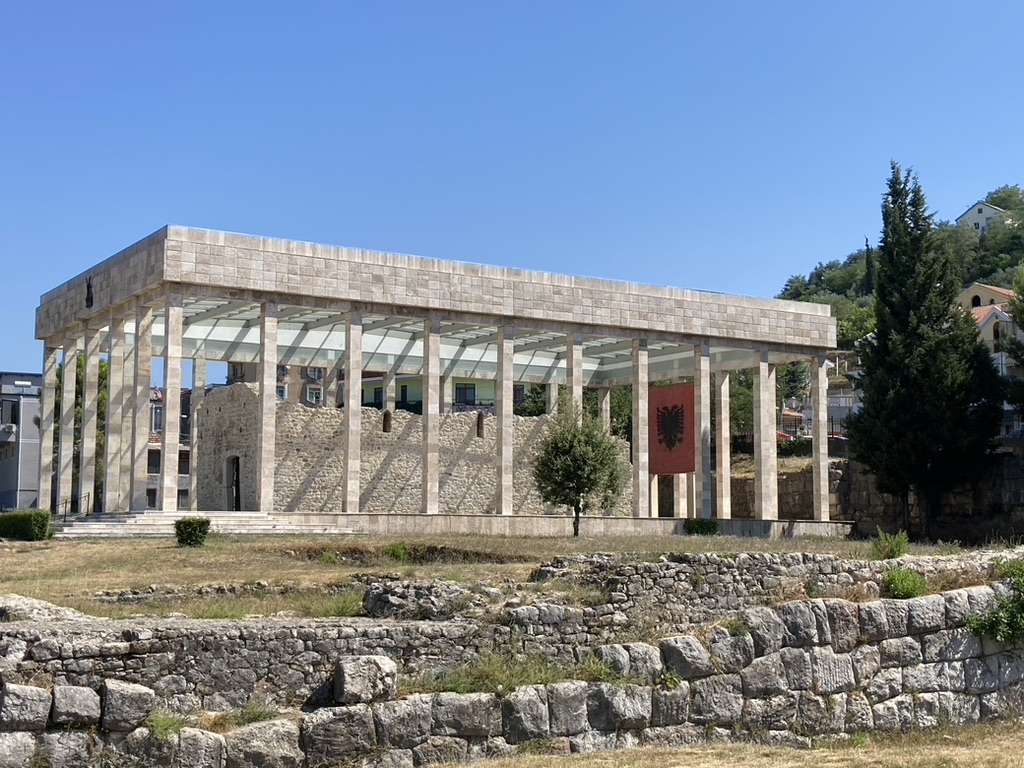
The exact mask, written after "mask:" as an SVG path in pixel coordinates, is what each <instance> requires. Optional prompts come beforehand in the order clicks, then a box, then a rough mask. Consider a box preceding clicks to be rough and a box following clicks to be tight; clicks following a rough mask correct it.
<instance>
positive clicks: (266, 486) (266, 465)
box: [242, 301, 278, 514]
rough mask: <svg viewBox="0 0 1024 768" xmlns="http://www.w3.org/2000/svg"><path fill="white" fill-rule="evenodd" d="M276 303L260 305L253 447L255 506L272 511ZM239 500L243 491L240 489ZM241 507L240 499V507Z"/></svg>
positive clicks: (275, 419)
mask: <svg viewBox="0 0 1024 768" xmlns="http://www.w3.org/2000/svg"><path fill="white" fill-rule="evenodd" d="M277 313H278V308H277V302H276V301H266V302H264V303H263V305H262V307H261V308H260V364H259V380H260V391H259V396H260V409H259V419H258V421H259V424H258V430H259V431H258V438H257V443H258V445H257V448H256V482H257V484H258V486H259V489H258V493H257V496H256V508H257V509H259V510H260V511H261V512H266V513H267V514H271V513H273V511H274V474H275V471H276V463H277V450H276V449H277ZM242 496H243V499H244V497H245V491H244V489H243V491H242ZM244 506H245V504H244V501H243V507H244Z"/></svg>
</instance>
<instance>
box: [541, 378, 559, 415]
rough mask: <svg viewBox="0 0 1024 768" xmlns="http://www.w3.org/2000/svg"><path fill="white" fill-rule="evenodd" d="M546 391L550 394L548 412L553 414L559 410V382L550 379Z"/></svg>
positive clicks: (545, 387)
mask: <svg viewBox="0 0 1024 768" xmlns="http://www.w3.org/2000/svg"><path fill="white" fill-rule="evenodd" d="M544 392H545V394H546V395H547V396H548V403H547V414H548V415H549V416H552V415H554V413H555V411H557V410H558V382H557V381H549V382H548V383H547V384H545V385H544Z"/></svg>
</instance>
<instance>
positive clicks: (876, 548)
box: [871, 528, 910, 560]
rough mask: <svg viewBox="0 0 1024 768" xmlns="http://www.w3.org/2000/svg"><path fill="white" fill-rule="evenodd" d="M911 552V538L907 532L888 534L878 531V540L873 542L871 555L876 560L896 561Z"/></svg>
mask: <svg viewBox="0 0 1024 768" xmlns="http://www.w3.org/2000/svg"><path fill="white" fill-rule="evenodd" d="M909 551H910V537H909V536H907V532H906V531H899V532H898V533H894V534H888V533H886V532H885V531H883V530H882V529H881V528H879V529H878V538H877V539H872V540H871V554H872V555H873V556H874V558H875V560H896V559H897V558H900V557H903V556H904V555H905V554H907V552H909Z"/></svg>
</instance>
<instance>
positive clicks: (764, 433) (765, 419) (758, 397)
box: [754, 354, 779, 520]
mask: <svg viewBox="0 0 1024 768" xmlns="http://www.w3.org/2000/svg"><path fill="white" fill-rule="evenodd" d="M775 408H776V405H775V366H774V365H772V364H771V363H769V362H768V355H767V354H762V355H761V357H760V359H759V360H758V363H757V368H755V369H754V474H755V477H754V515H755V516H756V517H757V519H758V520H778V519H779V482H778V472H779V467H778V455H777V454H778V450H777V446H776V440H777V439H778V427H777V420H776V417H775Z"/></svg>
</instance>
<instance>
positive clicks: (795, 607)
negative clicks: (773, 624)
mask: <svg viewBox="0 0 1024 768" xmlns="http://www.w3.org/2000/svg"><path fill="white" fill-rule="evenodd" d="M778 612H779V619H781V621H782V626H783V634H782V644H783V645H784V646H788V647H796V648H802V647H805V646H809V645H817V644H818V620H817V618H816V617H815V615H814V612H813V611H812V610H811V606H810V604H809V603H805V602H793V603H786V604H785V605H782V606H780V607H779V609H778Z"/></svg>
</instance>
